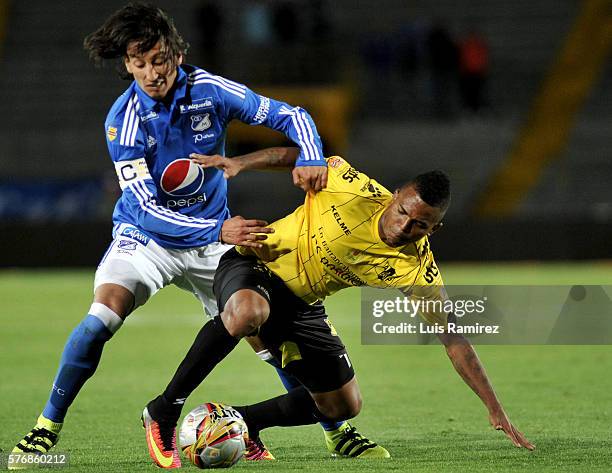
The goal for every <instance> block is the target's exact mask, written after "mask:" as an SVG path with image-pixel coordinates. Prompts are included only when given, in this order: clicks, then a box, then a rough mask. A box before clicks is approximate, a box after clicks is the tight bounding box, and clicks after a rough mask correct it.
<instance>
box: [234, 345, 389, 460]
mask: <svg viewBox="0 0 612 473" xmlns="http://www.w3.org/2000/svg"><path fill="white" fill-rule="evenodd" d="M246 340H247V341H248V343H249V344H250V345H251V347H252V348H253V350H255V352H256V353H257V354H258V355H259V356H260V357H261V358H262V359H263V360H264V361H267V362H269V363H270V364H272V365H273V366H275V367H276V368H277V370H279V372H281V373H282V376H281V380H283V384H285V387H286V388H287V390H288V391H292V390H294V389H299V391H296V392H300V393H301V394H302V395H303V394H304V391H306V390H305V388H304V387H303V385H302V383H301V382H300V381H299V380H298V379H297V378H296V377H295V376H293V375H291V374H290V373H288V372H287V371H285V370H282V368H280V363H279V362H278V360H277V359H276V358H274V357H272V356H271V355H270V353H269V350H268V349H267V347H266V345H265V344H264V342H263V341H262V340H261V339H260V338H259V337H258V336H253V337H247V338H246ZM289 383H291V384H289ZM310 396H311V397H312V399H313V400H314V402H315V405H316V409H317V410H318V411H319V412H320V413H321V414H322V415H323V416H324V417H321V418H319V419H318V420H319V423H320V424H321V425H323V426H324V432H325V444H326V447H327V449H328V450H329V452H330V453H331V454H332V455H334V456H345V457H359V458H389V457H390V454H389V452H388V451H387V450H386V449H385V448H384V447H382V446H380V445H377V444H376V443H375V442H372V441H370V440H369V439H368V438H366V437H365V436H363V435H362V434H360V433H359V432H358V431H357V429H356V428H355V427H353V426H352V425H350V424H349V423H348V422H347V420H348V419H351V418H353V417H355V416H357V414H359V412H360V410H361V406H362V399H361V393H360V390H359V387H358V384H357V380H356V379H355V378H352V379H351V380H350V381H348V382H347V383H346V384H345V385H343V386H342V387H341V388H339V389H337V390H333V391H330V392H326V393H310ZM281 397H282V396H281ZM281 397H279V398H276V399H277V400H278V399H280V398H281ZM261 407H262V408H263V410H264V411H265V410H266V409H267V405H266V404H263V403H262V406H261ZM239 409H244V408H239ZM330 425H331V426H335V428H329V429H325V426H330ZM251 429H253V427H251ZM260 442H261V441H260Z"/></svg>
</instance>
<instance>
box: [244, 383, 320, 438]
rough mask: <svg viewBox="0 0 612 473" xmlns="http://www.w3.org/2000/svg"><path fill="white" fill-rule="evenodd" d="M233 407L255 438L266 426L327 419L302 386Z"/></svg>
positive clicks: (287, 425) (310, 422) (286, 425)
mask: <svg viewBox="0 0 612 473" xmlns="http://www.w3.org/2000/svg"><path fill="white" fill-rule="evenodd" d="M235 409H236V410H237V411H238V412H240V414H241V415H242V417H243V418H244V421H245V422H246V424H247V427H248V428H249V436H250V437H251V438H257V437H258V436H259V431H260V430H263V429H265V428H267V427H275V426H277V427H289V426H294V425H310V424H316V423H317V422H319V421H321V420H329V419H327V418H326V417H325V416H324V415H323V414H321V412H320V411H319V410H318V409H317V405H316V404H315V402H314V400H313V399H312V396H311V395H310V393H309V392H308V390H307V389H306V388H305V387H304V386H300V387H298V388H295V389H292V390H291V391H289V392H288V393H287V394H283V395H282V396H278V397H275V398H272V399H268V400H267V401H263V402H259V403H257V404H251V405H249V406H238V407H235Z"/></svg>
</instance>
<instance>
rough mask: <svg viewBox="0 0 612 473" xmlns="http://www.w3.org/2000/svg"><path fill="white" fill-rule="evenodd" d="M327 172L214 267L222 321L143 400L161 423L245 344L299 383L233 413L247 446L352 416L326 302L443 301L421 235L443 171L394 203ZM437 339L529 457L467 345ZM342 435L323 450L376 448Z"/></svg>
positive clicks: (368, 182)
mask: <svg viewBox="0 0 612 473" xmlns="http://www.w3.org/2000/svg"><path fill="white" fill-rule="evenodd" d="M296 151H297V150H294V149H292V148H274V149H270V150H263V151H261V152H259V153H262V155H264V154H266V153H268V157H269V155H270V153H272V155H274V154H277V155H278V159H279V160H286V161H287V164H288V165H289V164H290V163H291V160H292V159H295V157H296V156H297V152H296ZM196 161H197V162H199V163H200V164H201V165H202V166H204V167H210V166H215V167H218V168H220V169H223V170H224V172H225V175H226V177H232V176H234V175H236V174H237V173H238V172H239V171H240V168H239V165H238V164H236V163H232V161H231V159H227V158H222V157H220V156H214V157H204V156H201V157H198V158H196ZM327 163H328V182H327V187H326V188H325V189H323V190H321V191H319V192H317V193H309V194H308V195H307V196H306V199H305V201H304V204H303V205H302V206H300V207H298V208H297V209H296V210H295V211H294V212H293V213H292V214H290V215H288V216H286V217H285V218H283V219H280V220H278V221H276V222H274V223H272V224H271V225H270V226H271V227H272V228H273V229H274V233H272V234H268V235H267V239H266V240H265V241H262V242H260V243H261V244H259V245H256V247H251V248H246V247H237V248H236V249H232V250H230V251H228V252H227V253H226V254H225V255H224V256H223V257H222V259H221V261H220V263H219V267H218V269H217V272H216V275H215V282H214V291H215V296H216V298H217V303H218V305H219V311H220V312H221V315H220V316H218V317H217V318H215V319H214V320H212V321H210V322H208V323H207V324H206V325H205V326H204V327H203V328H202V330H201V331H200V333H199V334H198V336H197V337H196V340H195V342H194V344H193V345H192V347H191V349H190V351H189V353H188V354H187V356H186V358H185V359H184V360H183V362H182V363H181V365H180V366H179V368H178V370H177V372H176V374H175V375H174V377H173V379H172V381H171V382H170V384H169V385H168V387H167V388H166V390H165V391H164V393H163V394H162V395H161V396H160V397H158V398H157V399H156V400H154V401H152V402H153V403H156V404H157V405H156V410H157V411H158V412H160V411H163V412H166V413H167V415H168V419H178V417H179V413H180V410H179V411H178V412H177V408H176V407H174V408H173V407H172V404H173V403H172V399H173V398H177V399H183V398H185V397H187V396H188V395H189V394H190V393H191V392H192V391H193V389H195V387H197V386H198V385H199V384H200V383H201V381H202V380H203V379H204V378H205V377H206V376H207V375H208V373H210V371H211V370H212V369H213V368H214V367H215V366H216V365H217V364H218V363H219V361H221V360H222V359H223V358H224V357H225V356H227V354H228V353H229V352H231V350H232V349H233V348H234V347H235V346H236V344H237V343H238V341H239V340H240V339H241V338H243V337H247V339H248V340H249V342H250V343H251V345H253V346H254V348H256V349H257V350H258V352H259V354H260V355H261V356H262V358H264V359H265V358H266V357H274V358H275V359H276V360H277V361H278V363H279V364H280V365H281V366H282V367H283V369H284V370H285V371H287V372H289V373H290V374H292V375H293V376H295V378H297V379H298V380H299V381H300V382H301V385H299V386H297V387H296V388H295V389H292V390H291V391H289V392H288V393H287V394H284V395H281V396H278V397H276V398H273V399H269V400H267V401H263V402H260V403H258V404H254V405H249V406H236V409H237V410H238V411H239V412H240V413H241V414H242V415H243V417H244V419H245V422H246V423H247V426H248V428H249V435H250V437H251V438H252V439H259V432H260V431H261V430H263V429H265V428H267V427H272V426H292V425H305V424H313V423H315V422H318V421H321V420H327V421H329V420H345V419H350V418H352V417H354V416H356V415H357V414H358V413H359V411H360V409H361V394H360V391H359V387H358V385H357V381H356V380H355V376H354V370H353V367H352V364H351V361H350V359H349V357H348V354H347V352H346V348H345V346H344V345H343V343H342V341H341V340H340V338H339V336H338V334H337V333H336V331H335V330H334V328H333V326H332V325H331V324H330V323H329V321H328V319H327V315H326V314H325V308H324V307H323V305H322V301H323V300H324V299H325V297H326V296H328V295H330V294H333V293H335V292H337V291H339V290H340V289H342V288H345V287H349V286H366V285H367V286H372V287H396V288H398V289H400V290H401V291H403V292H404V293H405V294H408V295H410V296H411V297H415V298H419V299H426V300H431V299H434V300H442V301H444V300H445V299H446V292H445V290H444V287H443V283H442V277H441V275H440V272H439V270H438V268H437V266H436V263H435V260H434V258H433V255H432V253H431V250H430V246H429V239H428V237H429V236H430V235H431V234H432V233H434V232H435V231H436V230H437V229H439V228H440V227H441V225H442V219H443V217H444V214H445V212H446V210H447V208H448V205H449V203H450V183H449V180H448V177H447V176H446V175H445V174H444V173H442V172H441V171H432V172H429V173H425V174H421V175H419V176H417V177H416V178H414V179H412V180H410V181H409V182H407V183H406V184H405V185H404V186H402V187H401V188H400V189H398V190H396V191H395V192H394V193H393V194H392V193H391V192H389V191H388V190H387V189H385V188H384V187H383V186H382V185H380V184H379V183H378V182H376V181H375V180H374V179H371V178H369V177H368V176H366V175H365V174H363V173H361V172H359V171H357V170H356V169H354V168H353V167H351V165H350V164H349V163H348V162H347V161H345V160H344V159H342V158H340V157H332V158H328V160H327ZM253 238H254V239H256V237H255V236H254V237H253ZM427 306H428V307H433V308H434V309H435V308H437V307H440V306H441V305H439V304H431V305H427ZM421 315H422V316H423V317H424V318H425V319H426V320H427V321H428V322H429V323H432V324H438V325H439V326H440V327H444V326H445V325H446V323H447V320H450V321H454V315H453V314H446V313H444V312H437V313H436V312H432V313H426V314H421ZM438 337H439V339H440V341H441V342H442V344H443V345H444V346H445V348H446V352H447V354H448V356H449V358H450V360H451V362H452V364H453V366H454V367H455V369H456V371H457V372H458V373H459V375H460V376H461V377H462V378H463V380H464V381H465V383H466V384H467V385H468V386H469V387H470V388H471V389H472V390H473V391H474V392H475V393H476V394H477V395H478V396H479V398H480V399H481V400H482V402H483V403H484V405H485V406H486V408H487V410H488V414H489V420H490V422H491V424H492V425H493V427H495V428H496V429H498V430H503V431H504V432H505V434H506V435H507V436H508V437H509V439H510V440H511V441H512V443H513V444H514V445H515V446H516V447H525V448H527V449H529V450H533V449H534V448H535V447H534V445H533V444H531V443H530V442H529V440H527V438H526V437H525V436H524V435H523V434H522V433H521V432H520V431H519V430H518V429H517V428H516V427H515V426H514V425H513V424H512V423H511V422H510V419H509V418H508V416H507V414H506V413H505V411H504V409H503V407H502V405H501V403H500V401H499V399H498V398H497V396H496V394H495V391H494V390H493V387H492V386H491V383H490V382H489V379H488V377H487V375H486V373H485V370H484V368H483V366H482V364H481V363H480V361H479V359H478V356H477V355H476V353H475V351H474V349H473V347H472V346H471V344H470V343H469V341H468V340H466V339H465V338H464V337H462V336H461V335H459V334H455V333H445V332H444V331H441V333H439V334H438ZM162 400H163V402H162ZM164 403H165V404H166V405H163V404H164ZM345 425H346V427H345V428H343V429H340V430H341V431H339V432H337V433H336V434H334V435H331V436H328V438H327V444H328V447H330V449H331V450H333V451H335V452H336V453H338V454H344V455H347V450H348V456H366V457H367V456H368V453H370V452H372V453H373V454H374V455H373V456H379V455H377V453H378V452H380V448H381V447H378V446H377V445H376V444H374V443H373V442H370V441H360V436H359V435H355V430H354V428H352V427H351V426H350V425H349V424H348V423H345Z"/></svg>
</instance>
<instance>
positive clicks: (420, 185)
mask: <svg viewBox="0 0 612 473" xmlns="http://www.w3.org/2000/svg"><path fill="white" fill-rule="evenodd" d="M406 186H414V188H415V189H416V191H417V193H418V194H419V197H421V199H422V200H423V202H425V203H426V204H427V205H431V206H432V207H439V208H441V209H446V208H447V207H448V204H449V203H450V198H451V190H450V179H449V178H448V176H447V175H446V173H445V172H444V171H440V170H435V171H429V172H425V173H423V174H419V175H418V176H417V177H415V178H414V179H412V181H410V182H409V183H407V184H406Z"/></svg>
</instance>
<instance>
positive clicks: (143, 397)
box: [0, 263, 612, 473]
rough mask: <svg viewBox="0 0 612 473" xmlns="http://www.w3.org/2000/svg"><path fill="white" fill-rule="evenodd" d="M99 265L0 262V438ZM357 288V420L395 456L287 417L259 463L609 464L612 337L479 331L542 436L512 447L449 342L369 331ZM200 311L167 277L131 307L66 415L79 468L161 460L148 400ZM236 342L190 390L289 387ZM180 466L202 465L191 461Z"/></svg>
mask: <svg viewBox="0 0 612 473" xmlns="http://www.w3.org/2000/svg"><path fill="white" fill-rule="evenodd" d="M442 270H443V271H444V275H445V280H446V282H447V283H448V284H478V283H480V284H482V283H488V284H494V283H498V284H522V285H528V284H574V283H579V284H608V285H610V284H612V265H610V264H606V263H588V264H580V265H560V264H555V265H534V264H513V265H442ZM92 282H93V271H92V272H83V271H62V272H55V271H4V272H0V300H1V301H2V308H1V309H0V347H1V348H0V363H1V364H0V370H1V371H0V375H1V377H0V421H1V422H0V425H2V430H1V431H0V448H2V450H3V452H2V453H3V454H6V453H7V452H9V451H10V449H11V448H12V447H13V445H14V443H15V442H16V441H17V440H19V438H20V436H22V435H23V434H25V433H26V432H27V431H28V430H29V429H30V428H31V427H32V425H33V423H34V422H35V420H36V417H37V416H38V414H39V413H40V411H41V409H42V407H43V405H44V403H45V401H46V398H47V396H48V392H49V388H50V386H51V382H52V378H53V376H54V373H55V370H56V367H57V364H58V361H59V357H60V354H61V350H62V347H63V344H64V342H65V340H66V338H67V336H68V334H69V333H70V331H71V330H72V328H73V327H74V326H75V325H76V324H78V322H79V321H80V320H81V318H82V317H83V316H84V314H85V313H86V311H87V308H88V307H89V304H90V303H91V285H92ZM359 307H360V304H359V291H358V290H347V291H344V292H342V293H340V294H338V295H336V296H334V297H331V298H330V299H329V300H328V302H327V308H328V313H329V314H330V316H331V318H332V320H333V321H334V325H335V326H336V328H337V329H338V331H339V332H340V334H341V335H342V338H343V340H344V342H345V344H346V345H347V347H348V349H349V353H350V354H351V359H352V361H353V363H354V365H355V367H356V372H357V377H358V381H359V383H360V386H361V389H362V392H363V397H364V408H363V411H362V413H361V414H360V416H359V417H358V418H357V419H355V421H354V424H355V425H357V427H358V428H359V430H360V431H362V432H363V433H364V434H366V435H368V436H369V437H371V438H372V439H374V440H375V441H377V442H379V443H380V444H381V445H384V446H385V447H387V448H388V449H389V451H390V452H391V453H392V455H393V458H392V459H390V460H379V461H372V460H370V461H365V460H347V459H334V458H330V457H329V456H328V454H327V452H326V450H325V448H324V444H323V437H322V433H321V431H320V428H319V427H318V426H309V427H299V428H277V429H269V430H267V431H264V433H263V438H264V440H265V441H266V443H267V444H268V445H269V447H270V449H271V450H272V452H273V453H274V454H275V455H276V457H277V459H278V461H276V462H267V463H261V462H244V461H243V462H240V463H238V465H237V466H236V467H235V468H236V469H251V470H253V469H257V470H263V471H275V472H279V471H305V472H307V471H317V472H319V471H343V472H344V471H347V472H348V471H363V472H370V471H401V472H404V471H411V472H463V471H470V472H489V471H491V472H493V471H495V472H500V471H519V470H520V471H531V472H538V473H539V472H544V471H564V472H565V471H567V472H577V471H589V472H590V471H612V435H611V428H610V426H611V425H612V396H611V395H610V392H612V377H611V376H610V373H612V347H609V346H482V347H478V352H479V354H480V356H481V358H482V360H483V362H484V364H485V366H486V368H487V370H488V372H489V375H490V377H491V379H492V381H493V383H494V385H495V387H496V389H497V392H498V394H499V396H500V397H501V399H502V401H503V403H504V405H505V407H506V409H507V411H508V413H509V415H510V417H511V419H512V420H513V421H514V422H515V423H516V425H518V427H519V428H520V429H521V430H522V431H523V432H524V433H525V434H526V436H527V437H528V438H529V439H530V440H532V441H533V442H534V443H535V444H536V445H537V450H536V451H535V452H528V451H526V450H524V449H521V450H519V449H516V448H514V447H513V446H512V444H511V443H510V442H509V441H508V440H507V439H506V438H505V437H504V436H503V434H501V433H500V432H495V431H493V430H492V429H491V428H490V427H489V426H488V421H487V416H486V412H485V410H484V408H483V406H482V404H481V403H480V401H479V400H478V399H477V397H476V396H475V395H474V394H473V393H472V392H471V391H470V390H469V388H467V386H465V385H464V384H463V382H462V381H461V379H460V378H459V377H458V376H457V374H456V373H455V372H454V370H453V369H452V366H451V364H450V363H449V361H448V360H447V358H446V355H445V354H444V350H443V349H442V348H441V347H439V346H362V345H361V344H360V334H359V326H360V324H359V317H360V314H359ZM202 322H203V316H202V314H201V309H200V305H199V303H198V302H197V301H196V300H195V299H194V298H193V297H191V296H190V295H188V294H186V293H184V292H181V291H180V290H178V289H175V288H169V289H166V290H164V291H162V292H161V293H160V294H159V295H157V296H155V297H154V298H153V299H152V300H151V301H150V302H149V303H148V304H147V305H146V306H145V307H143V308H141V309H139V310H138V311H137V312H136V313H135V314H133V315H132V316H131V317H130V319H128V321H127V322H126V324H125V326H124V327H123V328H122V329H121V330H120V331H119V332H118V333H117V335H116V336H115V338H114V339H113V340H112V341H111V342H109V343H108V344H107V346H106V348H105V353H104V356H103V357H102V362H101V364H100V366H99V368H98V372H97V373H96V375H95V376H94V377H93V378H92V379H91V380H90V381H89V382H88V383H87V384H86V386H85V388H84V389H83V391H82V392H81V394H80V395H79V397H78V398H77V400H76V402H75V404H74V405H73V407H72V409H71V410H70V413H69V415H68V417H67V419H66V424H65V427H64V430H63V431H62V439H61V441H60V444H59V445H58V448H57V452H64V453H69V454H70V456H71V458H70V461H71V465H70V469H69V471H105V472H109V471H110V472H115V471H129V472H137V471H155V470H154V467H153V466H152V465H151V464H150V462H149V459H148V455H147V449H146V444H145V440H144V435H143V431H142V428H141V426H140V413H141V410H142V407H143V406H144V404H145V403H146V402H147V401H148V400H149V399H151V398H152V397H154V396H155V395H156V394H158V393H159V392H160V391H161V390H162V389H163V388H164V387H165V385H166V383H167V382H168V380H169V379H170V377H171V376H172V374H173V372H174V369H175V368H176V366H177V365H178V363H179V361H180V360H181V359H182V357H183V356H184V354H185V352H186V350H187V348H188V346H189V345H190V344H191V341H192V339H193V337H194V336H195V334H196V332H197V330H198V328H199V327H200V326H201V325H202ZM243 345H244V344H241V345H240V346H239V347H238V348H237V349H236V350H235V351H234V352H233V353H232V354H231V355H230V357H228V358H227V359H226V360H225V361H224V362H223V363H222V364H221V365H220V366H219V367H218V368H217V369H216V370H215V371H214V372H213V374H212V375H211V376H210V377H209V379H207V380H206V381H205V382H204V383H203V385H202V386H200V388H198V390H197V391H196V392H195V393H194V395H193V396H192V397H191V398H190V399H189V401H188V403H187V405H186V410H185V411H187V410H188V409H191V408H193V407H195V406H196V405H197V404H199V403H200V402H204V401H209V400H215V401H223V402H227V403H230V404H231V403H236V404H238V403H240V404H242V403H248V402H255V401H259V400H262V399H264V398H267V397H271V396H274V395H278V394H279V393H281V392H282V386H281V384H280V381H279V380H278V378H277V377H276V374H275V372H274V371H273V370H272V369H270V368H269V367H268V366H267V365H266V364H265V363H263V362H261V361H260V360H259V359H258V358H257V357H256V356H255V355H254V354H253V353H252V352H251V351H250V349H249V348H248V347H247V346H246V345H244V346H243ZM185 467H186V468H191V469H194V468H195V467H192V466H191V465H189V464H186V465H185Z"/></svg>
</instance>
